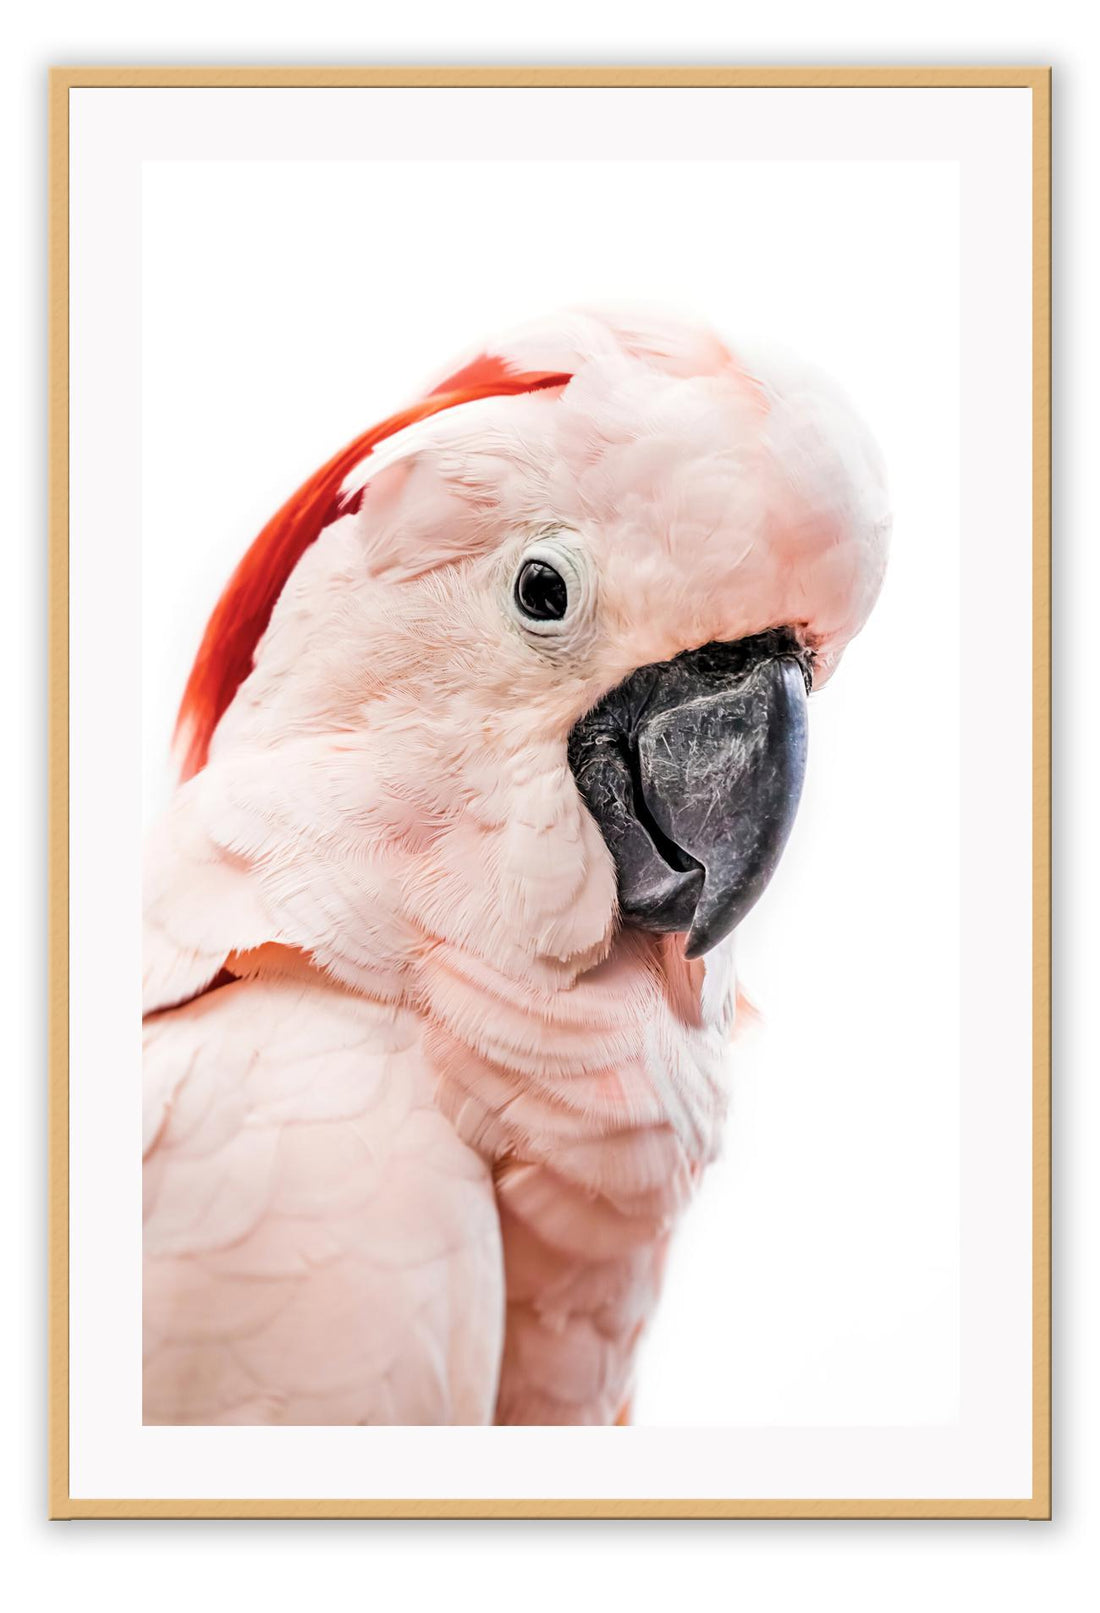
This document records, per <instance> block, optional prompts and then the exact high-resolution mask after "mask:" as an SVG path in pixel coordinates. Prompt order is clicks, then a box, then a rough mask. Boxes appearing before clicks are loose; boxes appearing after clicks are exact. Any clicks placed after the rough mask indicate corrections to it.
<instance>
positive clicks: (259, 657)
mask: <svg viewBox="0 0 1100 1613" xmlns="http://www.w3.org/2000/svg"><path fill="white" fill-rule="evenodd" d="M888 527H889V522H888V515H887V507H886V500H885V493H884V485H883V478H882V473H881V469H880V465H879V461H878V456H877V453H876V451H875V449H874V447H873V445H872V443H871V441H870V439H869V438H868V436H867V434H866V432H865V430H864V428H863V427H862V425H861V424H860V422H859V421H858V419H857V418H856V416H855V415H854V413H853V412H852V410H851V408H850V407H849V405H848V404H847V402H846V401H845V400H844V399H843V398H842V397H841V396H840V395H839V394H838V393H837V391H836V390H835V388H834V387H832V386H831V384H829V383H828V382H827V381H826V380H825V379H824V378H823V377H821V376H820V375H818V374H816V373H815V372H813V371H811V370H808V369H807V368H805V367H803V366H801V365H797V364H794V363H792V362H790V361H778V360H775V359H771V360H769V361H767V362H755V361H753V360H750V359H748V358H746V357H745V356H743V355H741V354H739V353H735V352H734V351H733V350H731V349H730V348H729V347H727V346H726V344H725V343H724V342H723V341H721V340H720V339H719V338H718V337H716V336H715V335H713V334H712V333H710V332H709V331H707V330H704V329H700V328H698V327H696V326H693V325H691V324H686V323H682V322H679V321H671V320H662V319H647V318H634V317H628V316H623V315H610V316H607V315H595V314H577V315H570V316H566V317H565V318H562V319H559V320H557V321H554V322H552V323H549V324H546V325H541V326H535V327H531V328H529V329H526V330H522V331H520V332H517V333H515V334H514V335H512V336H511V337H509V338H507V339H505V340H502V341H499V342H496V343H493V344H492V345H491V346H490V347H489V348H488V349H487V350H485V351H482V352H480V353H478V354H476V355H475V356H474V357H472V358H471V359H469V360H468V361H467V362H466V363H465V364H463V365H462V366H461V367H460V368H459V369H457V370H455V371H453V372H451V373H450V374H448V375H447V377H446V378H445V379H444V380H443V381H441V382H440V384H439V385H438V386H436V387H435V388H433V390H432V391H431V392H429V393H428V394H427V396H426V397H424V398H423V399H421V400H420V401H419V402H418V403H416V404H414V405H413V406H411V407H410V408H408V409H406V410H404V411H402V412H401V413H400V414H398V415H396V416H393V417H391V419H390V420H388V421H386V422H384V423H383V425H382V426H381V427H377V428H375V429H374V430H373V431H371V432H368V433H365V434H364V436H362V437H360V438H357V439H356V441H355V442H353V443H351V444H349V445H348V447H347V448H346V449H345V450H343V451H342V452H341V453H340V454H338V455H336V456H335V458H334V459H333V460H332V461H330V462H329V464H328V465H327V466H325V467H323V468H322V470H321V471H319V472H318V473H317V475H316V476H315V477H313V478H311V480H310V481H309V482H308V483H306V484H305V486H304V487H303V488H302V489H300V490H299V492H298V493H297V494H295V495H294V497H293V498H292V499H291V500H289V501H288V503H287V504H286V505H285V506H284V508H283V509H282V510H281V511H280V512H279V513H278V515H277V516H276V517H274V519H273V520H272V522H270V523H269V525H268V527H267V528H265V530H264V532H263V533H261V535H260V537H259V538H258V539H257V540H256V543H255V544H254V545H253V547H252V549H251V550H250V551H249V553H248V555H246V557H245V559H244V560H243V561H242V563H241V565H240V566H239V567H238V570H237V572H236V573H235V574H234V577H233V579H232V580H231V582H230V584H229V586H228V587H227V589H226V591H225V593H224V595H223V596H222V599H221V601H220V603H219V605H218V607H217V609H216V611H215V613H214V616H213V618H212V620H211V623H210V625H209V627H208V629H207V632H206V636H205V638H204V641H203V645H202V648H201V650H200V653H199V657H198V660H197V661H196V664H195V668H194V671H193V672H192V675H191V680H190V682H189V685H188V689H187V692H186V694H185V697H184V702H183V706H182V708H181V714H180V730H179V732H180V736H181V739H182V741H183V744H184V748H185V753H186V760H185V771H186V772H187V773H189V774H193V773H196V772H198V771H200V770H201V769H202V768H204V767H205V766H206V765H207V763H208V761H209V763H210V764H211V767H212V768H216V767H217V766H219V765H222V764H223V763H233V764H234V765H236V766H237V767H238V771H239V770H240V765H241V764H242V763H245V764H247V767H248V768H249V769H250V770H251V773H250V776H251V777H252V778H253V779H259V778H260V777H261V776H262V775H263V774H265V773H267V774H270V773H271V770H272V769H276V770H280V769H281V770H282V771H283V773H284V774H285V773H286V772H288V771H293V770H295V769H297V770H298V772H299V775H300V777H301V778H303V779H308V785H306V784H303V786H302V789H301V790H300V791H299V793H298V795H297V796H296V797H295V799H297V800H298V801H299V803H300V804H299V806H298V807H297V808H295V810H296V811H300V812H301V814H302V817H303V824H304V822H305V819H306V817H307V816H308V818H309V824H310V830H309V835H312V837H313V839H314V840H315V841H316V842H317V843H318V844H319V845H322V844H323V845H324V846H325V847H326V848H327V850H326V852H325V855H332V854H333V853H332V848H333V846H337V845H338V846H340V847H342V848H343V852H342V854H343V855H346V856H347V857H348V858H349V859H350V862H351V863H354V861H355V859H356V858H358V859H360V860H361V859H362V857H363V856H364V855H366V854H367V853H366V852H365V851H364V842H366V841H368V840H369V841H371V842H372V843H377V844H391V845H393V846H394V847H397V848H399V849H400V850H401V851H402V852H403V854H405V855H406V856H407V858H408V862H407V866H406V871H405V872H404V873H403V874H402V875H401V876H400V879H399V880H398V883H399V884H400V886H401V890H402V900H403V902H404V904H405V906H406V908H407V909H409V908H411V915H410V914H409V913H408V912H407V913H406V916H411V917H412V919H413V920H414V922H415V924H416V925H417V926H418V927H419V929H420V930H421V931H426V932H428V933H430V934H436V933H439V932H440V930H441V929H442V930H444V931H447V932H448V933H449V936H450V939H452V940H459V941H463V942H468V943H469V944H474V943H473V940H472V937H474V936H475V935H478V934H480V935H481V936H482V939H481V940H480V941H479V942H478V943H477V944H478V945H480V946H481V948H482V949H484V946H485V944H486V943H485V941H484V932H485V927H486V923H487V922H488V925H489V928H490V930H493V929H494V928H495V934H496V941H495V943H494V944H496V945H498V946H503V945H505V940H503V939H502V937H506V938H507V944H508V945H511V944H513V943H514V945H515V947H516V948H518V950H519V952H520V953H522V954H524V955H532V954H537V955H539V956H544V957H545V956H548V955H549V956H552V957H554V958H557V959H561V960H567V959H574V960H575V959H581V958H589V959H590V958H591V957H593V956H598V955H599V954H600V952H601V949H602V950H606V947H607V946H608V945H609V944H610V939H611V937H612V935H613V934H614V933H615V930H616V926H617V925H618V924H620V923H621V924H622V925H623V926H625V927H626V928H628V929H633V930H642V931H655V932H659V933H660V932H664V933H667V932H673V933H678V934H680V933H682V934H683V935H685V937H686V942H685V946H686V951H687V953H688V955H689V956H696V955H699V954H702V953H704V952H706V951H707V950H708V949H709V948H710V947H712V946H713V945H714V944H715V943H716V942H718V941H719V940H721V939H722V938H723V937H724V936H725V935H727V934H728V933H729V932H730V931H731V930H732V929H733V928H734V927H735V926H736V924H737V923H738V922H739V921H740V919H741V918H742V917H743V916H744V914H745V913H746V912H747V911H748V910H749V908H750V907H751V906H752V905H753V903H754V902H755V901H756V899H757V898H758V896H759V895H760V893H761V891H762V890H763V888H764V886H765V885H766V883H767V881H768V879H769V877H770V875H771V873H772V871H773V870H774V867H775V865H776V863H777V861H778V858H779V856H780V853H781V851H782V849H783V845H784V843H785V841H786V838H787V835H788V833H789V830H790V827H791V823H792V821H793V817H794V813H795V809H796V807H797V803H798V797H799V792H800V789H801V784H802V777H803V772H804V768H805V761H806V745H807V710H806V703H807V696H808V693H809V691H810V690H812V689H813V688H816V687H820V686H821V684H823V683H824V682H825V681H826V679H827V678H828V677H829V675H830V674H831V672H832V671H833V669H834V667H835V666H836V663H837V660H838V658H839V656H840V655H841V653H842V651H843V649H844V647H845V645H846V644H847V643H848V641H849V640H850V639H851V637H852V636H853V634H855V633H856V632H857V631H858V629H859V628H860V626H861V625H862V623H863V622H864V620H865V619H866V617H867V614H868V612H869V610H870V608H871V606H872V604H873V602H874V599H875V596H876V594H877V591H878V588H879V585H880V582H881V578H882V573H883V566H884V561H885V550H886V540H887V533H888ZM368 774H369V784H370V789H369V791H368V790H367V782H366V781H367V775H368ZM257 787H259V786H257ZM368 794H369V804H368ZM307 797H308V806H307V805H306V804H305V802H306V799H307ZM285 799H289V797H285ZM281 810H282V811H283V815H284V816H286V813H287V811H288V810H289V809H288V808H286V807H285V805H284V807H283V808H282V809H281ZM271 816H274V814H272V815H271ZM319 825H320V826H319ZM309 835H306V833H305V831H304V829H303V834H302V835H300V836H299V837H298V844H299V847H300V845H301V844H302V843H303V840H304V839H306V838H309ZM319 854H320V853H318V855H319ZM513 932H514V933H513Z"/></svg>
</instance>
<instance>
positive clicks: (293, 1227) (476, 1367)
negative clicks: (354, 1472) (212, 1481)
mask: <svg viewBox="0 0 1100 1613" xmlns="http://www.w3.org/2000/svg"><path fill="white" fill-rule="evenodd" d="M420 1043H421V1025H420V1021H419V1018H418V1016H417V1015H416V1014H415V1013H413V1012H412V1011H410V1010H408V1009H405V1008H397V1007H388V1006H385V1005H382V1004H379V1003H376V1002H372V1001H370V1000H368V999H366V998H362V997H358V996H356V995H355V994H353V993H351V992H348V991H345V990H343V989H341V988H340V987H337V986H334V985H330V984H328V983H327V982H326V981H325V980H324V979H323V977H321V976H320V975H318V974H317V973H316V971H313V970H310V969H308V968H307V967H305V966H302V967H301V968H300V969H299V970H298V972H297V973H295V972H294V971H293V969H292V970H291V972H289V973H287V974H286V975H283V976H280V975H278V974H269V975H260V976H258V977H255V978H245V979H238V980H234V981H232V982H231V983H229V984H225V985H219V986H216V987H215V988H214V989H211V990H207V991H206V992H205V993H203V994H202V995H199V996H197V997H194V998H193V999H192V1000H190V1001H188V1002H186V1003H185V1004H183V1005H182V1006H179V1007H175V1008H171V1009H168V1010H165V1011H163V1012H159V1013H154V1014H152V1015H151V1016H150V1017H149V1018H148V1019H147V1021H146V1055H145V1142H144V1149H145V1273H144V1316H145V1378H144V1393H145V1403H144V1417H145V1421H146V1422H147V1423H191V1424H208V1423H276V1424H279V1423H282V1424H310V1423H313V1424H320V1423H324V1424H336V1423H341V1424H354V1423H431V1424H439V1423H474V1424H481V1423H486V1422H490V1421H491V1420H492V1415H493V1407H494V1402H495V1398H496V1393H497V1383H498V1377H499V1368H500V1355H501V1344H502V1335H503V1315H504V1297H503V1271H502V1255H501V1240H500V1228H499V1221H498V1216H497V1210H496V1205H495V1200H494V1196H493V1188H492V1182H491V1180H490V1177H489V1174H488V1171H487V1169H486V1167H485V1165H484V1163H483V1162H482V1160H481V1159H480V1158H479V1156H478V1155H477V1154H475V1153H474V1152H473V1151H472V1150H471V1149H469V1148H467V1147H466V1145H465V1144H464V1143H462V1142H461V1141H460V1140H459V1138H458V1136H457V1135H456V1133H455V1131H454V1130H453V1128H452V1126H451V1124H450V1122H449V1121H448V1120H447V1119H446V1118H445V1117H444V1116H443V1115H442V1114H441V1113H440V1112H439V1110H438V1109H437V1108H436V1106H435V1104H434V1101H433V1098H432V1092H431V1084H430V1078H429V1074H428V1071H427V1068H426V1065H425V1062H424V1058H423V1055H422V1052H421V1046H420Z"/></svg>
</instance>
